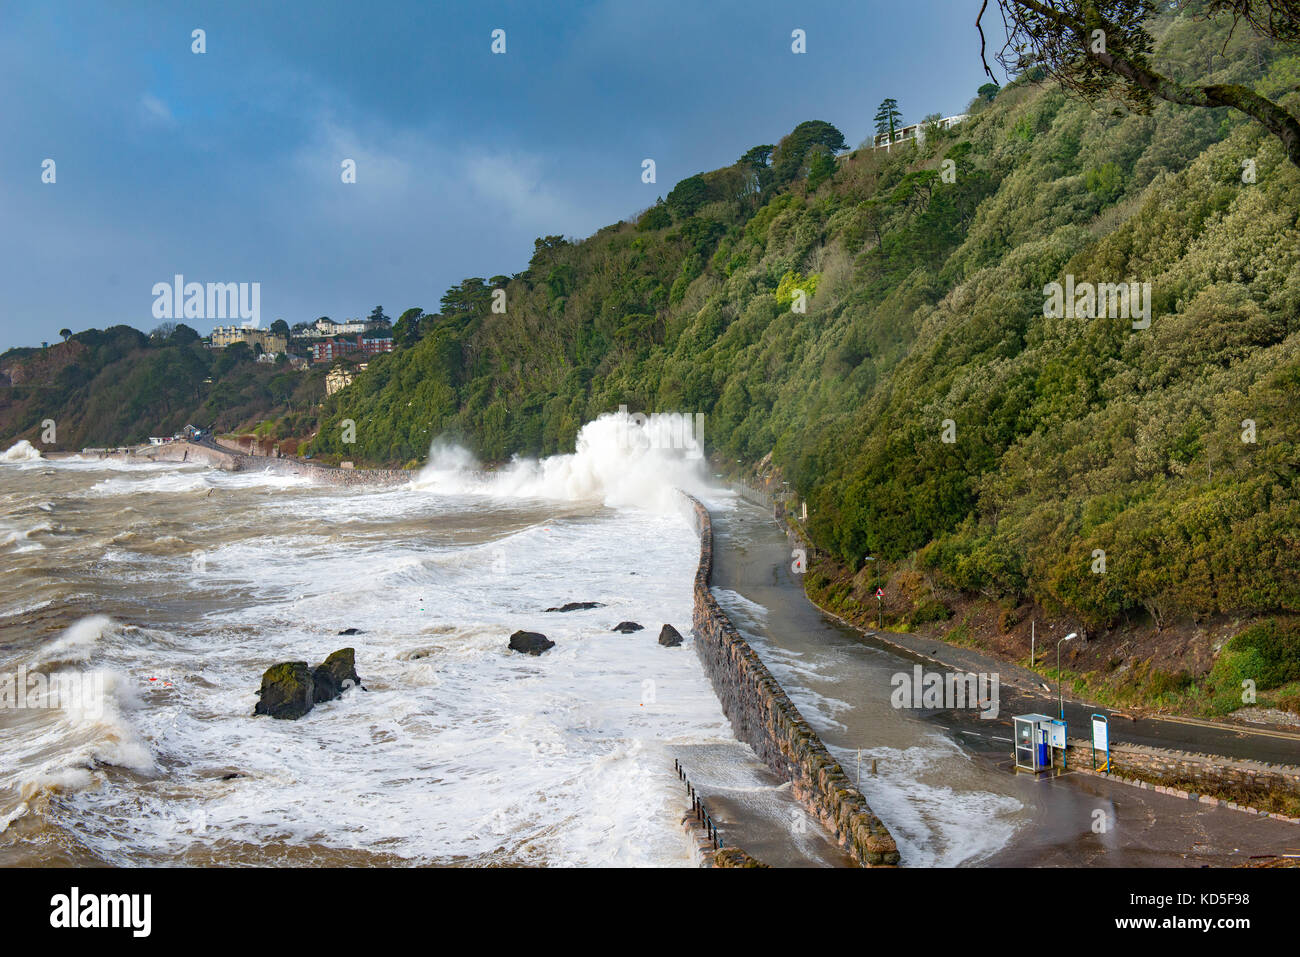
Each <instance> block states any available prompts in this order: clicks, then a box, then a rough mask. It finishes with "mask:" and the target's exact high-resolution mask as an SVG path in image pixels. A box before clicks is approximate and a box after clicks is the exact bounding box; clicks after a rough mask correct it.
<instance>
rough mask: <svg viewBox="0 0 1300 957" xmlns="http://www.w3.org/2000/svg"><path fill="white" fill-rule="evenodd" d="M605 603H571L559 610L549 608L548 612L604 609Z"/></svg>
mask: <svg viewBox="0 0 1300 957" xmlns="http://www.w3.org/2000/svg"><path fill="white" fill-rule="evenodd" d="M604 607H605V605H604V603H603V602H599V601H571V602H568V603H567V604H564V605H561V606H560V607H559V608H547V609H546V610H547V611H586V610H587V609H588V608H604Z"/></svg>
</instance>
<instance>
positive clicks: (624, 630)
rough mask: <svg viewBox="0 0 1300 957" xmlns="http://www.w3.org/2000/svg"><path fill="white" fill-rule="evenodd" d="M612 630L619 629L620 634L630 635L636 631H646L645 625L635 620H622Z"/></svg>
mask: <svg viewBox="0 0 1300 957" xmlns="http://www.w3.org/2000/svg"><path fill="white" fill-rule="evenodd" d="M612 630H613V631H617V632H619V633H620V634H624V635H630V634H632V632H634V631H644V630H645V627H644V626H643V625H638V624H637V623H636V622H634V621H620V622H619V623H618V624H617V625H615V626H614V627H613V629H612Z"/></svg>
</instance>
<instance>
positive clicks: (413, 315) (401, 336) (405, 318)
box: [393, 306, 424, 347]
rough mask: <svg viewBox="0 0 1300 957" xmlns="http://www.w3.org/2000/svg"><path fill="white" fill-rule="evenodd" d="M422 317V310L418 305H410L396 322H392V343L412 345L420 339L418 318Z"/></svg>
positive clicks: (396, 345)
mask: <svg viewBox="0 0 1300 957" xmlns="http://www.w3.org/2000/svg"><path fill="white" fill-rule="evenodd" d="M423 318H424V310H423V309H421V308H420V307H419V306H412V307H411V308H410V309H408V310H406V311H405V312H404V313H402V314H401V315H400V316H398V317H397V322H396V323H394V324H393V345H394V346H395V347H399V346H412V345H415V343H417V342H419V341H420V320H421V319H423Z"/></svg>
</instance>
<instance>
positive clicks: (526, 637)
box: [510, 631, 555, 655]
mask: <svg viewBox="0 0 1300 957" xmlns="http://www.w3.org/2000/svg"><path fill="white" fill-rule="evenodd" d="M554 647H555V642H553V641H551V640H550V639H549V638H547V637H546V636H545V635H543V634H541V633H540V632H536V631H516V632H515V633H514V634H513V635H511V636H510V650H511V651H518V652H520V653H521V654H525V655H540V654H542V653H543V652H545V651H548V650H550V649H551V648H554Z"/></svg>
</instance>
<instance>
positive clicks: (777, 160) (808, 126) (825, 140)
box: [772, 120, 848, 184]
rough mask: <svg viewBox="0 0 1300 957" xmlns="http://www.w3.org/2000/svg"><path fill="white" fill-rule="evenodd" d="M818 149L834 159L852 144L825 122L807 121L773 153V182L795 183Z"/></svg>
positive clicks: (782, 140) (794, 130)
mask: <svg viewBox="0 0 1300 957" xmlns="http://www.w3.org/2000/svg"><path fill="white" fill-rule="evenodd" d="M816 147H821V148H822V149H823V150H825V151H826V152H828V153H830V155H831V156H834V155H835V154H836V153H841V152H843V151H844V150H846V149H848V144H847V143H846V142H844V134H843V133H841V132H840V131H839V130H838V129H836V128H835V127H834V126H832V125H831V124H830V123H827V122H826V121H825V120H806V121H805V122H803V123H800V124H799V125H798V126H796V127H795V128H794V129H793V130H791V131H790V132H789V134H788V135H786V136H784V137H782V138H781V142H780V143H778V144H777V145H776V149H775V150H774V151H773V152H772V172H773V177H772V178H773V180H774V181H775V182H776V183H778V184H780V183H788V182H790V181H792V180H793V179H794V178H795V177H796V176H798V175H799V174H800V173H801V172H803V171H805V165H804V164H805V161H806V160H807V159H808V158H809V154H810V153H811V152H812V151H813V149H815V148H816Z"/></svg>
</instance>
